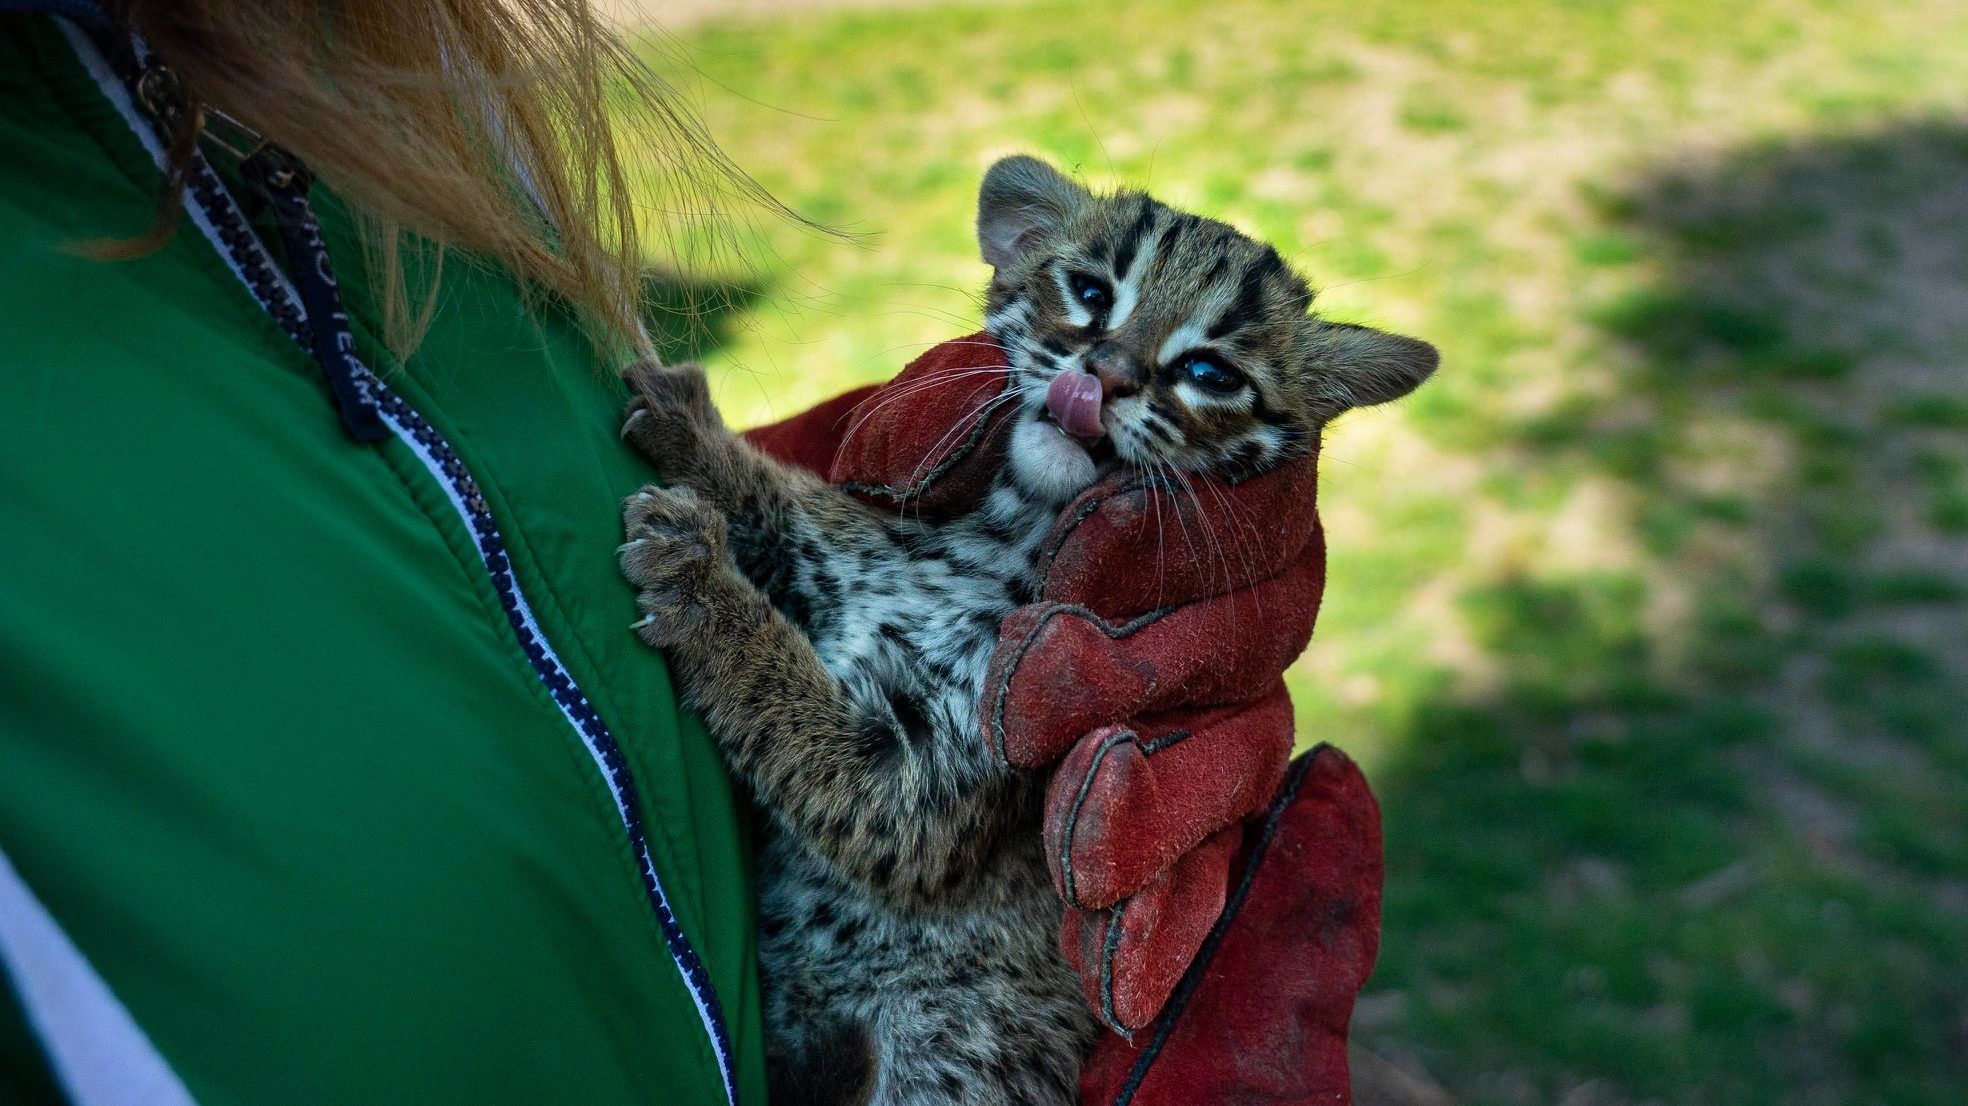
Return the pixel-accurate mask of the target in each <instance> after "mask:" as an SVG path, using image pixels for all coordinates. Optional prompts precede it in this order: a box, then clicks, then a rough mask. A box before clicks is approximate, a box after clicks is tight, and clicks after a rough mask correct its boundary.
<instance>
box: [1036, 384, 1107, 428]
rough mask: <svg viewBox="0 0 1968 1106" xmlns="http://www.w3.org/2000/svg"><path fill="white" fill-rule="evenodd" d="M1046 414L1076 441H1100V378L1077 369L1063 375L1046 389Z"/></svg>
mask: <svg viewBox="0 0 1968 1106" xmlns="http://www.w3.org/2000/svg"><path fill="white" fill-rule="evenodd" d="M1046 410H1048V411H1051V412H1052V417H1053V419H1054V421H1056V422H1058V423H1059V426H1060V429H1062V430H1064V431H1066V433H1068V434H1071V435H1072V436H1074V437H1075V438H1085V439H1089V440H1091V439H1093V438H1098V437H1100V435H1101V434H1102V433H1103V431H1102V430H1101V429H1100V378H1099V377H1097V376H1095V375H1093V374H1092V373H1083V372H1079V371H1076V370H1073V369H1068V370H1067V371H1065V372H1063V373H1060V374H1059V375H1058V376H1056V377H1054V378H1053V381H1052V387H1050V388H1047V389H1046Z"/></svg>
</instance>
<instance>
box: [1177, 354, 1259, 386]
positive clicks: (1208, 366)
mask: <svg viewBox="0 0 1968 1106" xmlns="http://www.w3.org/2000/svg"><path fill="white" fill-rule="evenodd" d="M1180 374H1181V378H1182V379H1184V380H1186V381H1188V382H1189V383H1191V384H1194V385H1195V386H1196V387H1198V388H1201V389H1202V390H1203V391H1205V392H1208V393H1209V394H1211V395H1215V396H1227V395H1230V394H1231V393H1233V392H1235V391H1236V390H1237V389H1239V388H1242V387H1243V386H1244V384H1245V383H1246V381H1245V380H1244V374H1243V373H1240V372H1238V371H1237V370H1235V369H1233V368H1231V367H1230V366H1228V365H1226V364H1224V363H1223V362H1221V361H1218V360H1217V359H1216V358H1214V357H1212V356H1210V355H1209V354H1206V353H1192V354H1190V355H1189V356H1188V357H1185V358H1183V359H1182V365H1181V368H1180Z"/></svg>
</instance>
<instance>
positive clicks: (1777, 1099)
mask: <svg viewBox="0 0 1968 1106" xmlns="http://www.w3.org/2000/svg"><path fill="white" fill-rule="evenodd" d="M663 59H664V60H663V64H664V65H666V66H668V67H669V68H670V70H671V71H672V72H675V73H676V74H677V76H678V79H679V80H680V81H681V82H683V83H684V84H685V85H686V86H687V87H692V88H695V89H696V90H697V92H698V95H699V96H700V98H701V102H702V106H703V110H704V113H705V115H706V117H707V118H708V120H709V123H710V125H711V127H712V129H713V131H714V132H715V133H716V134H717V135H718V137H719V138H720V140H721V141H722V142H723V143H724V144H725V146H726V148H727V149H728V150H729V151H730V152H731V153H732V155H733V156H734V158H735V159H736V160H737V161H738V162H739V163H740V164H742V165H744V166H746V167H747V168H748V169H750V170H752V171H753V172H755V173H756V174H757V175H758V177H759V178H760V179H761V181H762V182H763V183H764V184H766V185H767V186H768V187H769V188H770V189H771V190H772V191H773V192H775V193H776V194H777V195H779V196H780V197H782V198H783V199H785V200H786V201H787V202H789V203H790V204H791V205H792V206H793V207H795V208H796V209H798V210H800V211H801V212H803V213H805V214H808V215H811V216H814V217H816V218H820V219H823V220H829V221H833V222H836V223H840V224H844V225H845V226H847V227H848V228H849V229H851V230H854V231H857V232H862V233H863V234H865V237H864V238H862V239H860V240H857V241H854V242H842V241H839V240H836V239H831V238H828V237H825V236H820V235H815V234H812V233H809V232H805V231H802V230H800V229H798V228H796V227H792V226H789V225H785V224H777V223H772V222H770V221H758V222H748V223H744V224H742V226H743V228H744V232H745V233H746V234H748V235H750V236H751V237H750V242H751V244H752V250H751V253H752V255H753V257H754V258H755V259H756V262H757V263H756V265H755V266H754V267H751V268H741V267H739V266H737V265H735V264H731V263H728V262H724V261H720V260H719V259H718V258H716V257H714V256H712V255H710V254H708V253H706V252H705V250H706V245H707V240H706V239H704V238H703V237H700V236H693V235H691V234H683V235H682V236H681V237H680V239H679V242H678V249H679V251H680V253H681V256H683V257H685V258H687V259H688V260H690V261H691V262H692V263H693V264H694V265H695V266H696V267H697V269H698V270H699V271H700V272H701V271H709V272H711V273H713V274H715V273H718V272H722V273H723V274H724V275H725V276H726V277H727V278H729V279H730V280H731V281H732V282H733V292H734V294H733V295H732V297H731V301H732V303H731V306H730V307H729V309H728V310H724V311H720V312H713V313H710V314H708V315H703V316H699V315H686V316H685V317H686V318H689V319H691V320H693V321H695V322H698V323H701V324H702V325H699V326H697V327H695V328H694V330H693V331H692V332H691V337H690V340H689V341H688V342H687V343H686V344H687V345H690V346H692V347H694V348H695V350H696V351H697V352H699V353H701V354H703V355H704V356H705V358H706V360H707V361H708V363H709V364H710V366H711V368H712V370H713V374H714V377H715V378H716V379H717V380H718V382H719V389H720V399H721V402H722V403H723V404H724V405H725V407H726V410H727V412H729V413H730V415H731V416H732V417H733V419H734V420H735V421H739V422H754V421H759V420H762V419H765V418H768V417H771V416H774V415H779V414H786V413H790V412H792V411H795V410H798V409H800V408H802V407H803V406H805V405H806V404H809V403H811V402H814V401H816V400H818V399H821V398H824V397H825V396H828V395H831V394H833V393H834V392H836V391H838V390H840V389H841V388H844V387H846V386H848V385H850V384H854V383H858V382H862V381H869V380H876V379H881V378H883V377H886V376H888V375H890V374H892V373H893V372H895V371H896V370H897V369H898V368H899V367H900V366H901V365H902V364H903V363H904V362H905V361H906V360H907V359H908V358H909V357H910V356H911V355H912V354H913V353H914V352H915V351H918V350H921V349H923V348H925V347H927V346H928V345H930V344H932V343H934V342H936V341H938V340H940V339H943V338H947V337H951V336H955V335H957V334H960V333H963V332H966V331H968V330H970V329H972V328H974V327H975V326H976V324H977V315H978V308H977V302H976V292H977V290H978V288H979V287H980V285H981V283H982V281H983V279H984V277H985V275H986V274H985V270H984V269H983V267H982V265H981V264H980V263H979V262H978V261H977V259H976V251H975V248H974V245H973V244H972V241H971V231H970V220H971V217H972V212H971V203H972V197H973V190H974V188H975V186H976V181H977V178H978V176H979V174H980V173H981V171H982V169H983V167H984V166H985V165H986V164H988V162H989V160H990V159H991V158H992V157H993V156H996V155H998V154H1002V153H1008V152H1012V151H1019V150H1023V151H1034V152H1038V153H1042V154H1044V155H1047V156H1049V157H1050V158H1052V159H1053V160H1054V161H1056V162H1058V163H1061V164H1063V165H1065V166H1067V167H1069V168H1071V169H1073V170H1075V171H1077V172H1079V173H1081V174H1082V175H1083V176H1084V177H1085V178H1087V179H1088V180H1090V181H1092V182H1094V183H1098V184H1119V183H1128V184H1136V185H1147V186H1150V187H1152V188H1153V189H1154V190H1155V191H1156V192H1157V193H1158V194H1160V195H1161V196H1163V197H1164V198H1166V199H1168V200H1170V201H1171V202H1175V203H1178V204H1181V205H1185V206H1190V207H1193V208H1197V209H1200V210H1203V211H1205V212H1206V213H1208V214H1211V215H1216V216H1219V217H1224V218H1228V219H1230V220H1232V221H1234V222H1236V223H1238V224H1240V225H1242V226H1244V227H1245V228H1247V229H1249V230H1251V231H1253V232H1255V233H1257V234H1260V235H1262V236H1264V237H1266V238H1268V239H1269V240H1271V241H1272V242H1274V243H1275V244H1277V245H1278V247H1279V248H1280V249H1281V250H1283V251H1284V252H1285V253H1286V254H1287V256H1289V257H1291V258H1292V259H1293V260H1294V261H1295V262H1296V263H1298V264H1299V265H1300V266H1301V267H1302V268H1303V269H1304V270H1305V271H1306V272H1307V273H1308V274H1309V275H1311V276H1312V277H1313V278H1314V280H1315V282H1316V283H1318V284H1319V285H1321V286H1323V287H1324V289H1325V291H1324V292H1322V294H1321V296H1320V300H1319V302H1320V305H1321V309H1322V310H1324V311H1327V312H1328V313H1330V314H1333V315H1335V316H1338V317H1341V318H1348V319H1356V320H1364V321H1371V322H1374V323H1377V324H1381V325H1387V326H1392V327H1396V328H1399V329H1403V330H1406V331H1409V332H1412V333H1417V334H1421V335H1424V336H1427V337H1429V338H1431V339H1433V340H1435V341H1436V342H1437V343H1438V344H1439V345H1440V346H1441V347H1442V350H1443V354H1444V365H1445V367H1444V370H1443V372H1442V374H1441V376H1440V377H1439V379H1437V380H1436V381H1434V382H1431V383H1430V384H1429V385H1428V386H1427V387H1426V388H1424V389H1423V390H1422V391H1421V392H1420V393H1418V394H1417V395H1416V396H1415V397H1413V398H1412V399H1411V400H1409V401H1407V402H1405V403H1403V404H1401V405H1400V406H1399V407H1398V408H1396V409H1392V410H1386V411H1375V412H1367V413H1362V414H1359V415H1356V416H1353V417H1349V418H1348V419H1346V420H1344V422H1343V423H1342V425H1340V426H1338V427H1336V428H1335V429H1334V430H1333V432H1332V434H1331V435H1330V438H1329V442H1328V446H1327V451H1326V454H1325V458H1326V461H1325V473H1324V477H1325V480H1324V487H1323V489H1322V492H1321V496H1322V499H1321V509H1322V511H1323V513H1324V515H1325V518H1326V522H1327V528H1328V534H1329V538H1330V541H1331V544H1332V556H1331V568H1330V580H1329V586H1328V592H1327V599H1326V607H1325V610H1324V612H1323V613H1322V617H1321V622H1320V627H1319V633H1318V636H1317V638H1316V640H1315V641H1314V643H1313V645H1312V648H1311V649H1310V650H1309V651H1308V653H1307V654H1306V656H1305V657H1304V658H1303V659H1301V660H1300V661H1299V662H1298V664H1297V665H1296V666H1295V667H1294V669H1293V672H1292V674H1291V677H1290V678H1291V682H1292V688H1293V692H1294V696H1295V700H1296V702H1297V704H1298V708H1297V710H1298V725H1299V732H1300V737H1301V740H1302V741H1304V742H1311V741H1315V740H1329V741H1333V742H1335V743H1337V744H1339V745H1341V746H1342V747H1344V748H1346V749H1347V750H1348V751H1349V752H1351V753H1352V754H1353V755H1354V756H1355V757H1356V758H1358V759H1359V760H1360V761H1361V762H1362V763H1363V765H1364V766H1365V767H1366V768H1367V770H1368V772H1369V775H1370V776H1371V778H1372V779H1373V781H1374V784H1375V787H1376V790H1377V792H1378V793H1379V795H1380V797H1381V801H1382V804H1383V808H1384V812H1385V817H1386V832H1387V859H1388V884H1387V902H1386V914H1385V938H1384V944H1383V951H1382V955H1381V961H1380V965H1379V968H1378V971H1377V973H1376V975H1375V977H1374V979H1373V980H1372V982H1371V983H1370V984H1369V987H1368V990H1367V994H1366V996H1365V997H1364V1000H1363V1002H1362V1005H1361V1010H1360V1014H1359V1017H1358V1019H1357V1021H1356V1029H1357V1036H1358V1038H1359V1040H1360V1041H1362V1042H1363V1043H1364V1044H1365V1045H1366V1046H1367V1047H1369V1048H1371V1049H1372V1050H1374V1051H1375V1052H1377V1053H1379V1054H1381V1055H1382V1056H1383V1057H1385V1058H1387V1059H1389V1060H1390V1061H1392V1062H1394V1063H1395V1064H1397V1065H1399V1066H1402V1067H1405V1068H1407V1069H1409V1070H1410V1071H1413V1072H1417V1073H1423V1074H1425V1075H1426V1077H1427V1078H1429V1079H1432V1080H1433V1081H1435V1082H1437V1083H1439V1084H1441V1085H1442V1086H1444V1087H1445V1088H1447V1089H1448V1090H1449V1091H1450V1092H1451V1093H1453V1094H1454V1095H1455V1096H1456V1097H1457V1098H1458V1099H1459V1100H1462V1101H1468V1102H1474V1103H1519V1102H1523V1103H1531V1102H1555V1101H1560V1100H1563V1101H1567V1102H1577V1103H1621V1102H1644V1101H1655V1102H1676V1103H1844V1102H1852V1103H1861V1102H1863V1103H1873V1102H1886V1103H1953V1102H1960V1101H1964V1100H1968V691H1964V689H1965V688H1968V483H1964V476H1963V473H1964V467H1968V446H1964V442H1963V440H1962V437H1961V433H1960V431H1961V430H1962V429H1963V427H1964V426H1968V422H1964V413H1968V383H1965V382H1964V378H1963V377H1962V376H1961V373H1960V366H1961V365H1962V364H1963V363H1964V359H1968V235H1964V234H1963V232H1962V231H1961V229H1960V228H1961V227H1963V226H1968V183H1964V182H1968V9H1964V8H1963V7H1962V6H1960V5H1958V4H1953V3H1948V2H1942V0H1931V2H1927V3H1892V4H1861V3H1856V2H1834V0H1813V2H1805V0H1793V2H1766V0H1756V2H1750V3H1743V4H1715V3H1712V2H1701V0H1660V2H1654V3H1626V4H1622V3H1588V2H1570V3H1559V4H1545V3H1533V2H1531V0H1491V2H1479V0H1416V2H1414V3H1407V4H1400V5H1379V6H1367V5H1359V4H1348V3H1341V2H1339V0H1292V2H1278V3H1257V2H1253V0H1216V2H1211V3H1203V2H1200V0H1137V2H1132V3H1128V4H1126V5H1124V6H1122V5H1105V6H1102V5H1092V4H1088V3H1084V2H1082V3H1075V4H1070V5H1068V4H1059V3H1052V2H1042V3H1036V4H1028V5H1009V6H1007V5H993V6H990V7H984V8H975V9H972V8H965V7H928V8H923V9H920V10H916V9H912V10H908V11H896V12H883V13H856V14H834V15H825V14H821V15H802V16H796V17H790V18H787V19H783V20H778V21H773V22H767V23H756V24H740V23H727V24H716V25H711V26H707V27H702V28H698V29H695V30H692V31H691V32H689V34H688V36H687V37H686V38H684V39H683V40H681V41H679V42H676V43H673V44H671V46H670V47H669V48H668V49H666V50H665V51H664V54H663ZM739 93H742V95H739ZM720 266H722V267H721V268H720ZM693 302H698V301H693Z"/></svg>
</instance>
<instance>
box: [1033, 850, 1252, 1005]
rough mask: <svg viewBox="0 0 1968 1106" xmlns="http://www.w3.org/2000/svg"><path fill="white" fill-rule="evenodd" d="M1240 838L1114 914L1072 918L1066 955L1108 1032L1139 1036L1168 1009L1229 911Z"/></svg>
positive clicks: (1201, 855)
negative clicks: (1225, 909)
mask: <svg viewBox="0 0 1968 1106" xmlns="http://www.w3.org/2000/svg"><path fill="white" fill-rule="evenodd" d="M1241 837H1242V831H1241V830H1240V829H1239V828H1238V827H1234V826H1233V827H1231V828H1229V829H1226V830H1224V831H1223V832H1221V833H1219V834H1217V835H1216V836H1215V837H1212V838H1210V840H1209V841H1207V842H1205V843H1204V844H1203V845H1202V846H1201V847H1200V848H1197V849H1193V850H1191V851H1190V852H1189V854H1188V855H1187V856H1184V857H1183V858H1182V860H1181V861H1180V862H1179V863H1178V864H1177V865H1176V866H1175V867H1174V868H1171V869H1170V870H1168V871H1167V872H1164V873H1163V874H1162V876H1161V877H1160V878H1159V879H1157V880H1155V881H1154V882H1153V883H1151V884H1149V885H1148V886H1147V887H1144V888H1142V889H1141V892H1140V893H1139V894H1137V895H1135V896H1134V897H1133V898H1130V899H1128V900H1127V901H1126V902H1124V903H1121V904H1119V905H1118V906H1116V907H1114V908H1112V909H1109V910H1099V911H1078V910H1068V911H1067V912H1066V913H1067V920H1066V923H1065V926H1064V928H1063V929H1062V931H1061V949H1062V951H1063V952H1064V953H1065V954H1066V958H1067V960H1068V961H1069V962H1071V964H1072V965H1073V967H1074V969H1075V970H1077V971H1078V972H1079V973H1080V986H1081V988H1082V990H1083V993H1084V994H1085V996H1086V1000H1087V1004H1088V1005H1089V1006H1090V1007H1092V1009H1093V1011H1094V1012H1095V1013H1096V1014H1098V1015H1099V1016H1100V1019H1101V1021H1103V1022H1105V1023H1106V1025H1107V1026H1108V1028H1110V1029H1112V1030H1114V1031H1115V1032H1116V1033H1120V1034H1123V1035H1126V1034H1129V1033H1132V1032H1134V1031H1135V1030H1137V1029H1140V1028H1142V1027H1143V1026H1145V1025H1147V1024H1148V1023H1149V1022H1151V1021H1153V1020H1154V1018H1155V1015H1156V1014H1157V1013H1159V1012H1160V1011H1161V1009H1162V1006H1163V1004H1164V1003H1166V1002H1167V1001H1168V997H1169V994H1170V992H1172V991H1173V990H1174V989H1175V986H1176V984H1177V983H1178V982H1180V981H1181V979H1182V973H1183V972H1184V971H1185V970H1187V969H1188V967H1189V963H1190V961H1192V960H1193V959H1194V958H1195V955H1196V951H1197V949H1199V948H1200V947H1201V946H1202V943H1203V940H1204V938H1205V937H1207V936H1208V935H1209V930H1210V926H1211V925H1212V924H1213V923H1214V922H1215V921H1216V918H1217V915H1218V914H1220V913H1221V912H1222V910H1223V901H1224V893H1225V887H1226V885H1227V884H1228V882H1229V874H1230V860H1231V857H1232V856H1233V855H1234V854H1235V852H1236V848H1237V842H1238V841H1239V839H1240V838H1241Z"/></svg>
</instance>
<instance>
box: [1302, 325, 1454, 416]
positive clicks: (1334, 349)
mask: <svg viewBox="0 0 1968 1106" xmlns="http://www.w3.org/2000/svg"><path fill="white" fill-rule="evenodd" d="M1311 361H1312V367H1313V369H1314V371H1316V372H1319V373H1321V374H1322V375H1325V376H1327V377H1329V378H1331V379H1333V380H1334V381H1336V382H1337V383H1338V384H1339V385H1340V386H1341V387H1342V388H1344V389H1345V392H1346V399H1347V401H1346V406H1348V407H1371V406H1373V405H1374V404H1376V403H1386V402H1387V401H1388V400H1392V399H1400V398H1401V397H1402V396H1404V395H1407V394H1408V393H1409V392H1412V391H1414V390H1415V389H1416V388H1418V387H1420V386H1421V382H1422V381H1424V380H1427V379H1428V378H1429V377H1430V376H1432V375H1434V373H1435V366H1436V365H1437V364H1439V363H1440V362H1441V355H1440V354H1438V353H1436V352H1435V347H1434V346H1431V345H1429V344H1428V343H1427V342H1424V341H1422V340H1421V339H1419V338H1409V337H1407V336H1406V335H1402V334H1389V333H1387V332H1386V331H1384V330H1375V329H1373V328H1372V327H1369V326H1355V325H1353V324H1352V323H1329V322H1326V321H1325V320H1323V319H1314V320H1312V354H1311Z"/></svg>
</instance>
